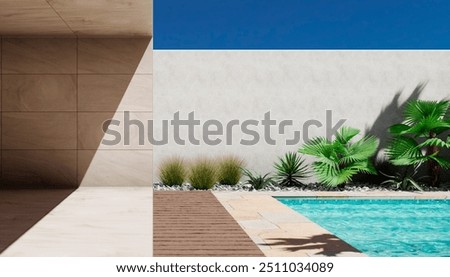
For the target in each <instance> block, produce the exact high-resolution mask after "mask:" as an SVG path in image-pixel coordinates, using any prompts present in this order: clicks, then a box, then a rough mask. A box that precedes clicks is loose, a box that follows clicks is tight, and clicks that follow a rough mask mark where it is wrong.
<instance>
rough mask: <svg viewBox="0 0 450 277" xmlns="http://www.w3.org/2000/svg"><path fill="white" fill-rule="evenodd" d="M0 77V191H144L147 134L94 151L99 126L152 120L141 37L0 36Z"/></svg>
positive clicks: (147, 47) (146, 44) (145, 44)
mask: <svg viewBox="0 0 450 277" xmlns="http://www.w3.org/2000/svg"><path fill="white" fill-rule="evenodd" d="M0 76H1V78H0V95H1V97H0V111H1V119H0V132H1V136H0V144H1V155H0V161H1V167H0V168H1V169H0V171H1V176H2V177H1V183H0V186H1V187H14V188H20V187H33V188H36V187H77V186H80V185H82V186H111V185H114V186H147V185H148V186H150V185H151V182H152V176H151V171H152V147H151V145H150V144H149V143H148V142H147V141H146V140H144V141H145V143H144V144H139V142H140V141H139V138H138V135H141V136H142V135H144V136H145V137H146V133H147V127H146V129H145V130H140V129H139V128H138V127H136V126H134V127H133V128H130V137H131V138H130V143H129V145H125V144H124V141H123V139H122V141H121V142H120V143H119V144H118V145H114V146H105V145H102V144H101V141H102V139H103V138H104V135H105V134H104V128H105V127H108V124H106V125H105V123H104V122H105V121H107V120H110V119H117V120H119V121H121V124H123V119H124V114H125V112H130V119H139V120H141V121H142V122H143V123H145V125H147V124H146V122H147V121H148V120H151V119H152V117H153V113H152V110H153V109H152V79H153V72H152V44H151V40H150V39H149V38H79V39H76V38H11V37H3V38H1V41H0ZM141 129H142V128H141ZM119 130H122V129H119ZM139 132H140V133H141V134H140V133H139Z"/></svg>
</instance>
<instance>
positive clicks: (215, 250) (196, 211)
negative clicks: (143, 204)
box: [153, 191, 264, 257]
mask: <svg viewBox="0 0 450 277" xmlns="http://www.w3.org/2000/svg"><path fill="white" fill-rule="evenodd" d="M153 209H154V210H153V228H154V229H153V255H154V256H159V257H161V256H165V257H167V256H184V257H188V256H197V257H201V256H203V257H204V256H220V257H224V256H235V257H236V256H237V257H242V256H250V257H256V256H264V254H263V253H262V252H261V250H260V249H259V248H258V246H256V245H255V244H254V243H253V241H252V240H251V239H250V238H249V236H248V235H247V234H246V233H245V232H244V231H243V230H242V228H241V227H240V226H239V224H238V223H237V222H236V221H235V220H234V219H233V217H232V216H231V215H230V214H229V213H228V212H227V211H226V210H225V208H224V207H223V206H222V205H221V204H220V203H219V201H218V200H217V199H216V197H215V196H214V195H213V194H212V193H211V192H208V191H188V192H165V191H164V192H163V191H158V192H154V195H153Z"/></svg>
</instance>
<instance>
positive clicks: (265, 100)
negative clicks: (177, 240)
mask: <svg viewBox="0 0 450 277" xmlns="http://www.w3.org/2000/svg"><path fill="white" fill-rule="evenodd" d="M449 76H450V52H449V51H159V50H158V51H155V52H154V90H153V91H154V94H153V97H154V124H155V128H154V131H155V136H156V137H157V138H159V137H160V136H161V122H162V121H163V120H171V119H173V116H174V113H175V112H177V111H179V112H180V117H181V118H182V119H186V118H187V116H188V113H189V112H192V111H195V117H196V119H199V120H201V123H202V124H203V123H204V121H206V120H208V119H217V120H219V121H221V122H223V124H224V125H225V124H226V123H227V122H229V121H230V120H232V119H239V120H241V121H242V120H245V119H256V120H259V121H260V122H261V120H262V119H263V117H264V113H266V112H268V111H270V112H271V117H272V118H273V119H276V120H278V121H279V120H283V119H292V120H294V125H296V127H295V128H296V130H301V125H302V124H303V123H304V122H305V121H306V120H308V119H317V120H319V121H321V122H322V123H323V124H325V115H326V110H331V111H332V112H333V122H334V123H336V122H337V121H338V120H339V119H346V120H347V121H346V125H350V126H353V127H357V128H360V129H363V130H365V129H370V128H371V127H372V125H374V123H375V130H374V133H375V134H376V135H379V136H380V135H381V136H383V134H385V132H384V131H383V130H384V129H385V128H386V127H387V126H389V125H390V124H391V123H393V122H397V121H398V119H399V118H398V115H396V113H397V111H396V110H397V109H396V108H395V107H396V106H397V105H396V104H395V105H390V104H391V103H392V102H393V99H394V97H395V95H396V93H401V95H400V97H399V101H400V104H401V103H403V101H404V100H405V99H407V98H408V97H409V96H410V95H411V93H412V92H413V90H414V89H415V88H416V86H417V85H418V84H419V83H421V82H427V84H426V86H425V88H424V90H423V92H422V94H421V97H420V98H422V99H430V100H431V99H433V100H439V99H442V98H445V97H448V96H449V95H450V78H449ZM389 105H390V106H389ZM383 109H386V111H384V112H383ZM380 114H381V118H380V117H379V116H380ZM377 118H378V120H377ZM334 123H333V124H334ZM260 124H261V123H260ZM196 128H197V132H196V135H197V138H201V136H200V133H201V128H199V127H196ZM234 128H236V127H234ZM186 129H187V128H184V131H183V132H182V133H181V134H182V136H184V137H187V132H186ZM257 129H258V130H260V134H261V135H262V134H263V133H262V130H263V128H262V126H259V127H258V128H257ZM272 130H273V131H277V128H272ZM289 130H290V131H293V128H292V127H291V128H288V129H287V131H288V132H287V133H289V134H288V135H285V136H282V135H280V136H275V135H272V137H273V138H275V139H277V145H268V144H267V143H266V142H265V141H264V140H263V139H262V140H261V141H260V142H259V143H258V144H256V145H253V146H243V145H240V144H239V140H240V138H241V137H242V132H240V131H238V129H235V130H234V132H233V143H232V145H226V143H225V141H223V142H222V143H221V144H219V145H215V146H208V145H206V144H205V143H203V142H201V145H198V146H196V145H191V144H189V143H187V144H186V145H184V146H181V145H176V144H175V142H174V139H173V135H169V143H168V144H166V145H161V146H154V169H155V170H157V168H158V165H159V163H160V161H161V159H163V158H164V157H167V156H171V155H179V156H182V157H186V158H192V157H197V156H199V155H206V156H212V157H215V156H220V155H224V154H237V155H239V156H241V157H243V158H244V159H245V160H246V163H247V166H248V167H249V168H251V169H254V170H257V171H260V172H262V173H265V172H268V171H270V170H272V165H273V162H274V161H275V160H276V157H277V156H280V155H282V154H283V153H285V152H286V151H288V150H294V151H295V150H297V149H298V146H299V145H300V144H298V145H294V146H286V144H285V143H284V140H285V139H286V138H291V137H292V133H290V132H289ZM169 131H170V132H171V131H172V127H171V126H170V125H169ZM315 135H325V127H322V128H316V127H311V128H310V137H312V136H315ZM222 138H224V137H222ZM244 138H247V139H248V138H249V137H248V136H247V137H244ZM154 176H155V177H154V179H155V181H156V180H157V175H156V174H155V175H154Z"/></svg>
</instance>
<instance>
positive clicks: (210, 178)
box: [189, 158, 217, 190]
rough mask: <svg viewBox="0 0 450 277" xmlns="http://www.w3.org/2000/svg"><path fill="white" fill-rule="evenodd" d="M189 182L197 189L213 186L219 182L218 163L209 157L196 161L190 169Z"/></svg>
mask: <svg viewBox="0 0 450 277" xmlns="http://www.w3.org/2000/svg"><path fill="white" fill-rule="evenodd" d="M189 182H190V183H191V185H192V186H193V187H194V188H195V189H203V190H207V189H210V188H212V187H213V186H214V185H215V184H216V183H217V169H216V163H215V162H214V161H213V160H211V159H207V158H200V159H197V160H196V161H194V162H193V163H192V164H191V166H190V170H189Z"/></svg>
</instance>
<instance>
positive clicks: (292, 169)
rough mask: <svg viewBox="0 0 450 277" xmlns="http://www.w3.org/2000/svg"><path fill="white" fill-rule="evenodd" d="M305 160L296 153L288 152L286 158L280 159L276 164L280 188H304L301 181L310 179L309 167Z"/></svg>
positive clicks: (276, 176)
mask: <svg viewBox="0 0 450 277" xmlns="http://www.w3.org/2000/svg"><path fill="white" fill-rule="evenodd" d="M304 163H305V160H304V159H302V158H301V157H300V155H298V154H297V153H295V152H288V153H286V154H285V155H284V157H281V158H278V163H275V164H274V167H275V169H276V171H277V173H276V175H275V178H276V180H277V182H278V184H279V185H280V186H286V187H291V186H296V187H300V186H304V184H303V183H302V182H301V181H300V180H301V179H305V178H308V177H309V172H308V166H307V165H305V164H304Z"/></svg>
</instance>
